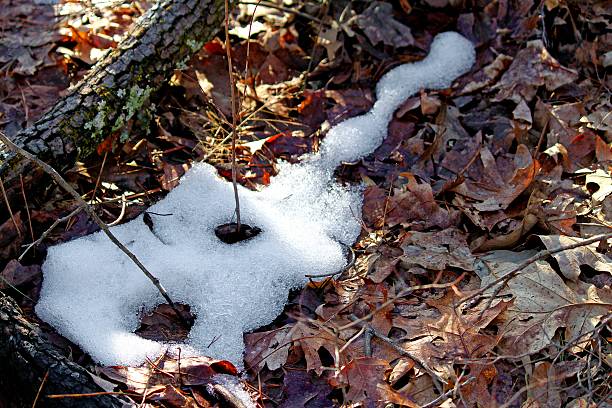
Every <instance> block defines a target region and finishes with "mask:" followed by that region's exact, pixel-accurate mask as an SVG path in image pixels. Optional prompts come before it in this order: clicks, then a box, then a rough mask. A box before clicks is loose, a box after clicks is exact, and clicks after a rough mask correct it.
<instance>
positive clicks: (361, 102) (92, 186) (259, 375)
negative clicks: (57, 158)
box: [0, 0, 612, 407]
mask: <svg viewBox="0 0 612 408" xmlns="http://www.w3.org/2000/svg"><path fill="white" fill-rule="evenodd" d="M22 3H25V2H8V3H7V4H4V5H2V6H0V10H1V13H0V15H2V16H3V17H1V18H0V24H1V25H2V33H1V34H0V37H2V38H3V40H4V41H3V42H2V44H1V45H0V63H1V64H2V67H1V69H2V72H3V75H2V78H1V79H0V125H1V126H2V127H3V130H4V131H5V132H6V133H7V134H8V135H9V136H11V135H12V134H15V133H16V132H17V131H18V130H19V129H20V128H22V127H24V126H26V125H27V124H31V123H32V122H33V121H34V120H36V118H37V117H39V116H40V115H41V114H42V113H43V112H44V111H45V110H46V109H48V108H49V107H50V106H52V104H53V103H54V101H55V99H56V98H58V96H59V95H61V94H62V93H63V92H65V90H66V88H67V87H68V86H69V84H70V83H71V82H74V81H77V80H78V79H79V78H82V76H83V75H84V73H85V72H87V69H88V68H89V67H90V66H91V64H93V63H95V61H96V59H97V58H99V57H100V55H101V54H102V52H103V50H104V49H106V48H108V47H112V46H115V45H116V43H117V42H118V41H120V39H121V35H123V34H124V33H125V32H127V31H128V30H129V26H130V25H131V24H132V23H133V21H134V20H135V19H136V18H137V17H138V16H139V15H140V14H141V13H142V11H143V10H144V9H146V8H147V7H148V5H147V4H146V3H145V2H129V1H126V2H115V3H112V4H110V3H99V4H98V3H96V2H93V5H89V6H85V5H83V4H81V3H76V2H65V3H63V2H60V4H57V5H49V4H45V2H32V4H22ZM254 3H255V2H254ZM96 4H97V5H96ZM264 5H266V7H264ZM53 16H56V17H53ZM611 16H612V9H610V6H609V5H607V4H606V3H605V2H595V1H593V2H591V1H587V2H578V1H549V0H546V1H543V2H541V3H534V2H532V1H508V2H503V1H492V2H485V1H482V2H481V1H474V2H458V1H452V0H451V1H444V0H435V1H434V0H423V1H407V0H402V1H399V2H390V1H374V2H365V1H364V2H359V1H354V2H349V1H342V0H341V1H333V2H329V1H302V0H290V1H284V2H281V1H275V2H273V3H269V2H262V4H261V5H259V6H258V7H255V6H254V4H250V3H248V4H247V2H245V3H244V4H240V5H239V6H238V7H237V8H236V10H235V12H234V14H233V21H232V23H231V24H232V27H231V28H232V31H231V33H232V36H231V49H232V53H233V63H234V75H235V79H236V84H237V89H238V91H239V92H238V94H239V96H240V115H239V118H238V119H239V131H238V135H239V140H238V146H237V156H238V164H239V177H238V181H239V182H240V183H241V184H243V185H244V186H246V187H248V188H252V189H258V188H261V187H262V186H265V185H266V184H268V183H269V182H270V178H271V177H274V175H275V174H276V163H277V161H278V160H281V159H282V160H287V161H290V162H295V161H297V160H299V157H300V155H301V154H304V153H308V152H312V151H316V150H317V149H318V146H319V142H320V140H322V138H324V137H325V132H326V129H329V127H330V126H332V125H334V124H336V123H339V122H340V121H342V120H344V119H345V118H349V117H352V116H355V115H358V114H360V113H363V112H366V111H368V110H369V109H370V107H371V106H372V104H373V102H374V96H373V89H374V86H375V84H376V82H377V80H378V79H379V78H380V77H381V76H382V75H383V74H384V73H385V72H387V71H388V70H389V69H391V68H392V67H394V66H396V65H398V64H400V63H403V62H410V61H415V60H419V59H421V58H423V57H424V56H425V55H426V54H427V50H428V47H429V44H430V42H431V40H432V38H433V37H434V36H435V34H437V33H439V32H442V31H447V30H455V31H458V32H460V33H461V34H463V35H464V36H466V37H467V38H469V39H470V40H471V41H472V42H473V43H474V44H475V45H476V46H477V62H476V65H475V66H474V67H473V69H472V70H471V72H470V73H468V74H467V75H465V76H463V77H462V78H460V79H459V80H458V81H456V82H455V84H454V85H453V87H452V88H450V89H446V90H442V91H426V90H423V91H422V92H420V93H419V94H418V95H415V96H414V97H411V98H409V99H408V100H407V101H406V102H405V103H404V104H403V106H402V107H401V108H400V109H399V110H398V111H397V112H396V113H395V115H394V118H393V121H392V123H391V125H390V127H389V137H388V138H387V139H386V141H385V143H384V144H383V145H382V146H380V147H379V148H378V149H377V150H376V152H375V153H373V154H372V155H370V156H368V157H366V158H365V159H363V160H360V161H358V162H356V163H345V164H344V165H343V166H341V167H340V168H338V169H337V172H336V174H337V177H338V179H339V180H341V181H343V182H345V183H363V185H364V186H365V193H364V207H363V214H362V218H363V229H362V234H361V237H360V239H359V240H358V242H356V243H355V245H354V246H353V250H354V253H355V262H354V264H351V265H350V267H348V268H347V269H346V270H344V271H339V272H340V273H339V274H337V275H335V276H330V277H325V278H313V279H312V281H311V282H310V284H308V285H307V286H305V287H303V288H299V289H297V290H295V291H294V292H292V293H291V294H290V295H289V300H288V304H287V306H286V308H285V312H284V313H283V314H282V315H281V316H279V317H278V319H276V321H275V322H274V323H273V324H271V325H269V326H267V327H262V328H260V329H258V330H256V331H255V332H253V333H246V334H245V336H244V340H245V344H246V353H245V361H244V363H245V368H246V374H245V376H244V378H243V380H242V381H243V382H244V383H245V384H246V386H247V388H248V390H249V391H250V393H251V394H252V396H253V397H254V398H255V400H256V402H257V404H258V405H260V406H266V407H268V406H269V407H272V406H281V407H301V406H305V407H328V406H340V405H343V404H344V405H345V406H350V405H351V404H354V405H359V404H362V405H364V406H385V404H386V403H392V404H396V406H430V407H433V406H445V407H450V406H482V407H487V406H507V407H523V406H524V407H544V406H551V407H556V406H570V407H583V406H584V407H592V406H593V407H594V406H605V404H606V403H607V402H606V400H609V397H610V392H611V391H610V384H609V378H608V377H609V375H608V374H606V372H609V370H610V364H611V362H610V345H609V341H608V340H609V336H610V330H609V324H610V321H611V319H612V315H611V307H612V294H611V292H610V286H611V284H612V277H611V273H612V266H611V264H610V258H609V254H610V247H609V244H608V241H607V240H606V239H601V240H599V241H597V242H594V243H592V244H590V245H586V244H585V245H582V244H583V243H585V240H586V239H589V238H592V237H596V236H599V235H600V234H610V228H611V226H612V187H611V185H612V183H611V182H610V177H611V173H610V172H611V168H612V117H611V116H610V114H609V113H610V85H611V84H610V78H609V71H610V65H612V57H611V54H610V49H611V48H610V43H611V42H612V37H611V36H610V34H609V33H607V31H606V29H609V27H610V18H611ZM251 22H252V24H250V23H251ZM249 27H250V31H249ZM247 38H250V41H247ZM178 68H179V69H177V71H176V72H175V74H174V76H173V77H172V78H171V80H170V81H169V83H168V84H166V85H164V87H163V89H162V91H161V92H159V94H157V95H153V96H151V97H150V98H148V97H147V98H145V99H150V100H149V101H148V103H147V104H146V106H147V108H146V109H140V110H139V111H138V113H137V114H136V115H129V116H130V119H129V120H128V121H127V122H126V123H125V124H124V126H122V127H121V129H117V131H116V133H114V134H111V135H107V137H106V139H105V141H104V142H103V143H102V144H100V145H99V146H98V148H97V152H96V154H93V155H91V156H90V157H84V158H82V159H81V161H80V162H79V163H77V165H76V166H75V167H74V168H72V169H66V170H65V171H63V174H64V176H65V177H66V179H67V180H68V181H69V182H70V183H71V184H72V185H73V186H74V187H75V188H76V189H77V190H78V191H79V192H80V193H81V194H82V195H83V197H84V198H85V199H86V200H87V201H88V202H90V203H92V204H95V205H96V208H97V210H98V213H99V214H100V215H101V216H102V217H103V218H104V220H105V221H106V222H109V223H110V222H116V223H119V222H124V221H126V220H130V219H132V218H134V217H136V216H137V215H138V214H141V213H142V212H143V211H145V210H146V209H147V208H148V206H150V205H151V204H152V203H154V202H156V201H158V200H159V199H160V198H161V197H163V195H164V194H165V193H167V192H168V191H170V190H172V189H173V188H174V187H176V185H177V184H178V183H179V178H180V176H181V175H183V174H184V173H185V171H186V170H187V169H189V167H190V166H191V165H192V163H193V162H194V161H201V160H203V161H207V162H208V163H211V164H213V165H215V166H216V167H217V169H218V171H219V174H221V175H222V176H224V177H226V178H228V179H229V178H231V163H230V156H231V150H230V146H231V143H230V142H231V140H230V137H229V130H230V125H231V116H232V114H231V106H232V101H231V97H230V92H229V90H230V87H229V78H228V73H227V66H226V53H225V45H224V41H223V38H222V37H219V38H218V39H216V40H214V41H212V42H209V43H207V44H205V45H204V46H203V47H202V49H201V50H200V51H199V52H198V54H197V55H196V56H195V57H194V58H193V59H192V60H191V61H188V62H186V63H183V64H181V66H179V67H178ZM137 99H139V98H137ZM142 103H143V101H140V100H139V101H138V104H139V105H140V104H142ZM128 109H129V108H128ZM25 190H26V189H24V191H25ZM24 196H25V199H24V201H23V203H22V204H23V205H21V206H20V207H19V208H10V209H8V208H3V209H2V216H3V219H2V224H1V225H0V260H1V261H2V265H3V270H2V272H1V273H0V278H1V279H0V289H1V290H3V292H5V293H7V294H9V295H10V296H12V297H14V298H15V299H16V300H17V301H18V302H19V304H20V306H21V307H22V309H23V310H24V312H25V313H26V315H27V316H28V318H30V319H31V320H32V321H37V322H39V321H38V318H37V316H36V315H35V314H34V313H33V306H34V305H35V301H36V299H37V296H38V291H39V289H40V284H41V279H42V275H41V272H40V265H41V264H42V262H43V261H44V258H45V254H46V248H48V247H49V246H50V245H53V244H55V243H58V242H64V241H66V240H70V239H74V238H76V237H80V236H83V235H85V234H88V233H91V232H92V231H95V230H96V229H97V226H96V225H95V224H94V223H93V222H91V221H90V220H88V218H87V216H86V214H85V213H79V214H77V215H75V216H73V217H70V218H69V219H68V220H67V221H66V222H65V223H63V224H61V226H59V227H57V228H55V229H53V230H52V231H51V232H50V233H49V234H48V235H47V236H46V238H45V239H44V240H43V241H42V242H41V243H40V244H39V245H37V246H36V247H35V248H34V249H32V250H30V251H29V252H28V253H27V254H26V255H25V256H24V257H23V258H21V259H19V260H17V259H18V258H19V257H20V254H21V253H22V252H23V249H24V248H23V247H22V246H23V245H27V244H28V243H30V242H32V241H34V240H36V239H37V238H38V237H39V236H40V235H41V234H42V233H43V232H44V231H46V230H47V228H48V227H49V226H50V225H51V224H52V223H53V221H55V220H56V219H58V218H61V217H64V216H66V215H67V214H69V213H70V212H71V211H73V210H74V209H75V208H76V207H77V203H75V202H74V201H73V200H72V199H71V198H70V197H69V195H68V194H66V193H65V192H63V191H62V190H61V189H59V188H58V187H57V186H55V185H54V184H53V183H51V182H49V183H48V185H46V186H45V187H44V188H42V189H40V192H39V193H38V194H36V195H30V196H28V195H26V194H24ZM572 245H573V246H574V248H570V249H566V250H564V251H560V252H556V253H553V252H554V251H556V250H557V249H558V248H560V247H569V246H572ZM578 245H580V246H578ZM546 250H548V251H549V252H548V253H540V254H541V256H539V257H537V256H536V255H537V254H538V251H546ZM508 273H509V275H507V276H506V274H508ZM504 276H506V278H504ZM496 279H497V280H498V281H500V282H501V284H500V285H497V286H491V285H492V283H493V282H495V281H496ZM489 286H491V287H489ZM39 323H41V324H42V325H43V327H44V329H45V335H46V336H47V337H48V338H49V339H51V340H52V341H53V342H55V343H56V344H58V345H60V346H61V347H63V348H64V349H66V350H69V349H70V350H71V355H72V357H73V359H74V360H75V361H77V362H78V363H79V364H82V365H84V366H85V367H87V368H89V369H90V370H91V371H92V372H95V373H97V374H98V375H100V376H102V377H104V378H106V379H110V380H112V381H114V382H115V383H116V384H121V385H122V386H121V389H122V390H124V391H127V392H128V393H129V394H130V395H132V397H133V398H134V400H135V401H137V402H140V401H141V400H142V399H143V395H145V396H146V402H147V403H148V404H151V405H152V406H162V405H163V406H214V404H220V405H221V406H223V404H224V402H220V401H222V400H223V399H222V397H220V396H219V394H218V393H215V392H214V391H211V390H210V389H209V388H207V387H206V383H207V381H208V377H209V376H210V375H211V374H212V373H214V372H217V373H229V374H235V371H234V368H233V367H232V366H231V365H229V364H227V363H224V362H222V361H211V360H208V359H204V358H203V359H201V360H197V361H184V362H183V363H182V369H178V368H177V361H176V360H171V359H170V360H167V361H164V362H163V363H159V362H158V364H160V365H159V366H158V367H161V365H163V369H160V370H159V372H164V371H165V372H166V373H175V371H178V372H179V373H178V374H174V375H160V374H159V373H158V372H157V371H156V370H154V369H153V365H147V366H145V367H142V368H141V369H139V370H136V369H131V370H128V369H127V368H121V367H119V368H112V369H111V368H104V367H100V366H97V365H96V364H94V362H93V361H92V360H91V359H90V358H89V357H88V356H87V355H86V354H84V353H82V352H81V351H79V350H78V348H76V347H75V346H74V345H72V344H70V343H69V341H67V340H66V339H63V338H61V337H60V336H58V335H57V334H55V333H54V332H53V330H52V328H50V327H49V326H45V325H44V323H42V322H39ZM139 333H140V334H141V335H142V336H144V337H150V338H155V339H160V338H166V339H181V338H184V336H185V334H186V329H185V328H184V327H181V324H180V323H179V322H176V321H175V319H174V317H173V315H172V313H171V312H170V311H169V310H166V309H165V308H163V307H162V308H160V309H158V310H157V311H156V312H155V313H153V314H151V315H148V316H143V317H142V326H141V328H140V329H139ZM204 368H206V369H204ZM181 370H182V371H181ZM190 370H191V371H190ZM154 372H155V373H156V374H155V375H152V373H154ZM185 372H190V373H193V372H197V373H198V375H199V376H201V377H202V378H199V377H198V378H197V381H196V380H192V381H187V380H185V379H184V378H182V375H184V374H185ZM142 375H144V376H145V378H147V377H149V376H151V378H150V379H149V380H148V385H147V386H146V387H142V385H141V384H140V385H139V383H138V378H142V377H138V376H142ZM111 388H112V387H111ZM118 389H119V388H118ZM42 390H43V391H44V387H43V388H42ZM43 395H44V392H43ZM33 397H34V396H33ZM32 399H33V398H32ZM225 403H226V404H227V402H225ZM207 404H208V405H207Z"/></svg>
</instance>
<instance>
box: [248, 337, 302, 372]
mask: <svg viewBox="0 0 612 408" xmlns="http://www.w3.org/2000/svg"><path fill="white" fill-rule="evenodd" d="M291 329H292V327H291V326H284V327H282V328H280V329H276V330H271V331H267V332H255V333H248V334H245V335H244V343H245V345H246V347H245V352H244V362H245V364H246V366H247V368H249V369H253V370H255V371H259V370H261V369H262V368H263V367H264V366H268V369H270V370H272V371H274V370H277V369H279V368H280V367H282V366H283V365H284V364H285V362H286V361H287V357H288V356H289V347H290V346H291Z"/></svg>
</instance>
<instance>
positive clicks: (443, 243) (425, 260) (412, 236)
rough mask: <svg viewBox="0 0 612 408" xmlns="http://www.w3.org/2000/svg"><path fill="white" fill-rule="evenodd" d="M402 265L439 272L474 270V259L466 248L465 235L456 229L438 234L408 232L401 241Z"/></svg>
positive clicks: (449, 229)
mask: <svg viewBox="0 0 612 408" xmlns="http://www.w3.org/2000/svg"><path fill="white" fill-rule="evenodd" d="M401 248H402V249H403V251H404V254H403V255H402V256H401V258H400V259H401V260H402V263H403V264H404V266H405V265H406V264H417V265H420V266H422V267H423V268H427V269H431V270H435V271H441V270H444V269H446V268H447V267H454V268H459V269H463V270H465V271H473V270H474V261H475V259H474V257H473V256H472V253H471V252H470V249H469V248H468V246H467V242H466V237H465V235H464V234H463V233H462V232H461V231H459V230H458V229H456V228H448V229H445V230H443V231H439V232H417V231H413V232H409V233H408V234H406V236H405V237H404V238H403V239H402V243H401Z"/></svg>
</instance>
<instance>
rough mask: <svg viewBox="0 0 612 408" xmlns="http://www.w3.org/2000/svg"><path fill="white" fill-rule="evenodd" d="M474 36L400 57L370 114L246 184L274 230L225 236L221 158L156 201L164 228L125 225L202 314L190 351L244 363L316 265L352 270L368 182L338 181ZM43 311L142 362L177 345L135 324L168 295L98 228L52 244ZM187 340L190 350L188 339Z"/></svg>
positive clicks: (78, 335) (246, 206) (226, 192)
mask: <svg viewBox="0 0 612 408" xmlns="http://www.w3.org/2000/svg"><path fill="white" fill-rule="evenodd" d="M474 58H475V53H474V48H473V46H472V44H471V43H470V42H469V41H468V40H466V39H465V38H463V37H462V36H460V35H459V34H456V33H452V32H449V33H444V34H440V35H438V36H437V37H436V38H435V40H434V43H433V44H432V47H431V51H430V53H429V55H428V57H427V58H425V59H424V60H423V61H420V62H417V63H412V64H405V65H402V66H399V67H397V68H395V69H393V70H392V71H390V72H389V73H388V74H386V75H385V76H384V77H383V78H382V79H381V80H380V82H379V83H378V86H377V89H376V96H377V102H376V103H375V104H374V107H373V108H372V109H371V110H370V111H369V112H368V113H366V114H364V115H362V116H358V117H355V118H352V119H348V120H346V121H344V122H342V123H340V124H338V125H337V126H335V127H333V128H332V129H331V130H330V131H329V133H328V135H327V136H326V138H325V140H324V142H323V143H322V146H321V151H320V152H319V153H318V154H313V155H309V156H307V157H305V158H304V159H303V161H302V163H301V164H297V165H289V164H282V165H281V166H280V173H279V175H278V176H277V177H275V178H274V179H273V180H272V183H271V184H270V186H268V187H267V188H265V189H263V191H260V192H253V191H249V190H246V189H244V188H241V189H240V195H241V208H242V213H243V220H244V222H245V223H247V224H250V225H253V226H258V227H260V228H261V229H262V231H263V232H262V233H261V234H259V235H258V236H256V237H255V238H252V239H251V240H249V241H245V242H242V243H239V244H234V245H227V244H224V243H222V242H221V241H219V240H218V239H217V237H216V236H215V234H214V228H215V227H216V226H217V225H219V224H223V223H226V222H228V221H229V219H230V217H231V215H232V212H233V208H234V201H233V192H232V185H231V183H228V182H226V181H224V180H222V179H220V178H219V177H218V176H217V173H216V171H215V170H214V168H213V167H211V166H210V165H207V164H197V165H195V166H194V167H193V169H192V170H190V171H189V172H188V174H186V175H185V176H184V177H183V179H182V180H181V184H180V185H179V186H178V187H177V188H175V189H174V190H172V191H171V192H170V193H169V194H168V195H167V196H166V198H164V199H163V200H161V201H160V202H159V203H157V204H155V205H154V206H152V207H151V208H150V211H151V212H155V213H159V214H163V213H166V214H172V215H171V216H163V217H162V216H155V215H152V218H153V221H154V231H155V234H153V233H152V232H151V231H150V230H149V229H148V228H147V226H146V225H145V223H144V222H143V220H142V216H141V217H138V218H136V219H134V220H132V221H131V222H129V223H127V224H124V225H120V226H117V227H113V228H112V230H113V233H114V234H116V235H117V237H118V238H119V239H120V240H121V241H122V242H123V243H124V244H126V245H127V246H128V247H129V248H130V250H132V251H133V252H134V253H135V254H136V255H137V256H138V257H139V258H140V260H141V261H142V262H143V263H144V264H145V265H146V266H147V268H149V270H150V271H151V272H152V273H153V274H154V275H155V276H156V277H158V278H159V279H160V281H161V282H162V284H163V285H164V286H165V288H166V289H167V291H168V293H169V294H170V296H171V297H172V298H173V300H174V301H176V302H182V303H186V304H189V305H190V306H191V310H192V311H194V312H195V313H196V315H197V319H196V322H195V325H194V326H193V328H192V330H191V332H190V334H189V338H188V340H187V344H186V345H185V344H183V345H181V349H182V354H183V355H186V354H196V353H198V354H205V355H209V356H212V357H217V358H223V359H227V360H230V361H232V362H234V363H235V364H237V365H239V366H241V365H242V353H243V349H244V345H243V340H242V334H243V332H245V331H249V330H253V329H256V328H258V327H260V326H262V325H265V324H268V323H270V322H271V321H273V320H274V318H275V317H276V316H278V315H279V314H280V313H281V312H282V310H283V306H284V304H285V302H286V299H287V294H288V291H289V290H290V289H291V288H294V287H297V286H299V285H302V284H303V283H304V282H305V277H304V275H305V274H321V273H328V272H334V271H338V270H340V269H341V268H342V267H343V266H344V265H345V262H346V258H345V255H344V253H343V248H342V245H341V244H340V243H339V242H343V243H345V244H349V245H350V244H352V243H353V242H354V241H355V239H356V238H357V236H358V235H359V232H360V220H359V218H358V217H359V214H361V201H362V196H361V190H360V188H359V187H345V186H342V185H340V184H339V183H337V182H336V181H335V180H334V177H333V171H334V169H335V168H336V167H337V166H338V165H339V164H340V163H341V162H343V161H354V160H357V159H359V158H361V157H363V156H365V155H367V154H369V153H371V152H373V151H374V150H375V149H376V147H377V146H379V145H380V144H381V143H382V141H383V139H384V137H385V136H386V129H387V125H388V123H389V121H390V120H391V117H392V115H393V112H394V111H395V110H396V109H397V107H398V106H399V105H400V104H401V103H402V102H403V101H404V100H405V99H406V98H407V97H409V96H410V95H412V94H413V93H415V92H417V91H418V90H419V89H421V88H430V89H440V88H446V87H449V86H450V85H451V83H452V81H453V80H454V79H455V78H457V77H458V76H460V75H462V74H463V73H465V72H467V71H468V70H469V69H470V67H471V66H472V64H473V63H474ZM43 273H44V280H43V286H42V291H41V295H40V301H39V303H38V305H37V306H36V312H37V313H38V315H39V316H40V317H41V318H42V319H43V320H45V321H47V322H48V323H50V324H51V325H53V326H54V327H55V328H56V329H57V330H58V332H60V333H61V334H62V335H64V336H65V337H67V338H69V339H70V340H72V341H73V342H75V343H76V344H78V345H79V346H81V347H82V348H83V350H85V351H86V352H88V353H89V354H90V355H91V356H92V357H93V358H94V360H96V361H98V362H99V363H102V364H107V365H117V364H122V365H137V364H140V363H142V362H144V361H145V358H146V357H151V358H154V357H155V356H157V355H158V354H159V353H161V352H162V351H163V350H164V349H166V348H170V349H172V348H173V347H174V346H173V345H172V344H168V343H163V342H156V341H151V340H146V339H143V338H141V337H139V336H138V335H136V334H134V333H133V331H134V330H135V329H136V328H137V327H138V325H139V313H140V312H141V311H142V310H143V309H144V310H150V309H152V308H153V307H155V306H156V305H158V304H160V303H162V302H163V299H162V298H161V296H160V295H159V294H158V292H157V290H156V289H155V287H154V286H153V285H152V284H151V282H150V281H149V280H148V279H146V278H145V276H144V275H143V274H142V272H141V271H140V270H138V269H137V268H136V267H135V266H134V265H133V264H132V262H131V261H130V260H129V259H128V258H127V257H126V256H125V255H124V254H123V253H122V252H120V251H119V249H117V248H116V247H115V246H114V245H113V244H112V243H111V242H110V241H109V240H108V238H106V236H105V235H103V234H102V233H100V232H98V233H95V234H92V235H89V236H86V237H83V238H79V239H76V240H74V241H71V242H67V243H64V244H61V245H57V246H55V247H52V248H50V249H49V253H48V256H47V259H46V261H45V263H44V265H43ZM185 348H187V350H186V349H185Z"/></svg>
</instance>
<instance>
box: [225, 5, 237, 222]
mask: <svg viewBox="0 0 612 408" xmlns="http://www.w3.org/2000/svg"><path fill="white" fill-rule="evenodd" d="M224 25H225V50H226V52H227V70H228V73H229V81H230V93H231V98H232V185H233V186H234V201H236V232H237V233H239V232H240V198H239V197H238V182H237V181H236V179H237V173H238V169H237V167H238V165H237V164H236V137H237V133H236V131H237V127H238V126H236V123H237V115H236V103H237V100H236V89H235V86H234V75H233V69H232V49H231V47H230V39H229V2H228V0H225V24H224Z"/></svg>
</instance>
